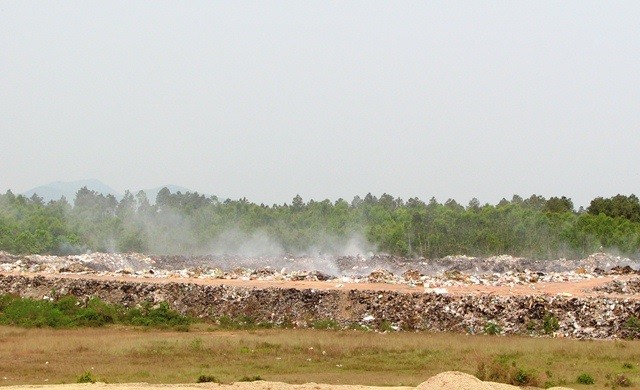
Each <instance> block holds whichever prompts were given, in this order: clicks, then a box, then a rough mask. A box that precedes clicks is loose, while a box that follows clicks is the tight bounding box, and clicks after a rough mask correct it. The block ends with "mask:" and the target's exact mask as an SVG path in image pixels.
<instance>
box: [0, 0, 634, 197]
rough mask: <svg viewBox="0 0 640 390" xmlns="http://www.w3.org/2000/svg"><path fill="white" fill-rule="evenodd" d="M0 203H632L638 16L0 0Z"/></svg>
mask: <svg viewBox="0 0 640 390" xmlns="http://www.w3.org/2000/svg"><path fill="white" fill-rule="evenodd" d="M0 136H1V139H2V142H1V143H0V190H1V191H2V192H4V191H6V190H7V189H12V190H13V191H14V192H22V191H25V190H28V189H29V188H31V187H35V186H37V185H40V184H46V183H48V182H51V181H56V180H62V181H72V180H78V179H86V178H96V179H99V180H101V181H103V182H105V183H107V184H109V185H111V186H112V187H114V188H116V189H118V190H122V191H123V190H124V189H132V190H134V189H140V188H150V187H155V186H158V185H164V184H168V183H172V184H179V185H182V186H185V187H188V188H191V189H193V190H196V191H199V192H205V193H210V194H220V195H224V196H228V197H232V198H238V197H242V196H246V197H247V198H249V200H251V201H254V202H258V203H260V202H265V203H268V204H271V203H283V202H289V201H290V200H291V198H293V196H295V194H296V193H299V194H300V195H301V196H302V197H303V198H304V199H305V200H309V199H311V198H313V199H316V200H322V199H324V198H329V199H332V200H335V199H338V198H340V197H342V198H345V199H347V200H351V198H352V197H353V196H354V195H361V196H363V195H365V194H366V193H367V192H372V193H373V194H375V195H380V194H382V193H384V192H387V193H390V194H392V195H394V196H399V197H402V198H403V199H407V198H409V197H412V196H418V197H420V198H422V199H424V200H428V199H429V198H430V197H432V196H435V197H436V198H437V199H438V200H439V201H441V202H444V201H445V200H446V199H447V198H454V199H456V200H458V201H459V202H461V203H464V204H466V203H467V202H468V201H469V199H471V198H472V197H477V198H479V199H480V201H481V202H483V203H484V202H489V203H497V201H499V200H500V198H502V197H506V198H508V199H510V198H511V196H512V195H513V194H520V195H522V196H525V197H526V196H529V195H531V194H532V193H536V194H541V195H544V196H547V197H549V196H554V195H557V196H560V195H565V196H568V197H571V198H572V199H573V200H574V201H575V203H576V205H581V204H582V205H588V202H589V200H590V199H592V198H593V197H595V196H599V195H601V196H612V195H615V194H617V193H622V194H630V193H636V194H640V174H639V172H640V2H637V1H628V2H616V1H601V2H589V1H582V0H581V1H549V2H543V1H530V2H517V1H509V2H502V1H501V2H489V1H482V2H480V1H477V2H471V1H465V2H454V1H442V2H426V1H415V2H400V1H387V2H373V1H366V2H345V1H335V2H330V1H318V2H309V1H288V2H277V1H262V2H242V1H228V2H213V1H203V2H195V1H179V2H161V1H147V2H142V1H139V2H135V1H129V0H127V1H78V2H73V1H61V2H54V1H40V2H29V1H0Z"/></svg>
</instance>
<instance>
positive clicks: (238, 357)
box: [0, 327, 640, 389]
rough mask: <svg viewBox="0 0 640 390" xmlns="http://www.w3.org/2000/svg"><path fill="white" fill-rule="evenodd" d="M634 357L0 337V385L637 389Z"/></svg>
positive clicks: (591, 350) (299, 339) (266, 335)
mask: <svg viewBox="0 0 640 390" xmlns="http://www.w3.org/2000/svg"><path fill="white" fill-rule="evenodd" d="M639 347H640V342H638V341H577V340H566V339H548V338H527V337H499V336H465V335H460V334H429V333H409V332H401V333H387V334H380V333H373V332H363V331H319V330H290V329H271V330H255V331H246V330H245V331H208V330H207V329H204V328H202V329H196V330H195V331H194V330H192V331H191V332H188V333H185V332H170V331H158V330H140V329H132V328H122V327H109V328H98V329H95V328H89V329H69V330H52V329H18V328H10V327H1V328H0V384H3V385H9V384H44V383H63V382H64V383H73V382H76V380H77V378H78V377H79V376H80V375H81V374H82V373H84V372H87V371H88V372H91V373H92V375H93V377H95V378H96V379H97V380H99V381H104V382H111V383H114V382H150V383H185V382H191V383H194V382H196V381H197V379H198V378H199V377H200V376H202V375H211V376H215V378H217V379H219V380H221V381H222V382H233V381H238V380H240V379H241V378H243V377H253V376H260V377H261V378H262V379H265V380H271V381H283V382H289V383H306V382H320V383H335V384H338V383H340V384H367V385H394V386H397V385H417V384H418V383H420V382H422V381H424V380H425V379H426V378H428V377H429V376H432V375H434V374H436V373H439V372H442V371H447V370H459V371H463V372H467V373H471V374H476V372H477V370H478V367H479V365H481V364H482V363H487V362H499V363H500V364H503V365H505V367H517V368H519V369H523V370H526V372H527V373H529V374H531V375H534V376H535V378H536V379H537V381H538V383H540V384H541V385H542V384H544V383H545V382H546V383H547V384H552V383H553V384H563V383H564V384H566V385H568V386H570V387H574V388H591V389H595V388H603V387H604V386H605V384H607V383H609V384H615V383H614V379H615V378H617V377H618V375H619V374H624V375H625V376H626V377H627V378H629V379H630V380H631V382H632V383H633V384H634V385H635V384H636V383H640V370H639V367H640V348H639ZM582 373H589V374H590V375H591V376H593V378H594V379H595V381H596V383H595V385H591V386H583V385H578V384H577V383H576V379H577V377H578V376H579V375H580V374H582ZM5 377H6V378H7V379H3V378H5ZM611 378H613V379H611ZM634 385H632V388H633V387H634Z"/></svg>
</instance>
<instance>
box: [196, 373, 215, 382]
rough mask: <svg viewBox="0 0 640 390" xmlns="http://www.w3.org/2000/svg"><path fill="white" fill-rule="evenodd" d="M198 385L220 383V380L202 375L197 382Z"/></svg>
mask: <svg viewBox="0 0 640 390" xmlns="http://www.w3.org/2000/svg"><path fill="white" fill-rule="evenodd" d="M196 382H197V383H208V382H213V383H220V381H219V380H218V378H216V377H215V376H213V375H200V376H199V377H198V380H197V381H196Z"/></svg>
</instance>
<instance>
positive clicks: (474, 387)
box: [5, 371, 570, 390]
mask: <svg viewBox="0 0 640 390" xmlns="http://www.w3.org/2000/svg"><path fill="white" fill-rule="evenodd" d="M5 389H7V390H11V389H16V390H18V389H19V390H26V389H52V390H89V389H91V390H93V389H96V390H97V389H103V390H165V389H216V390H440V389H442V390H444V389H447V390H512V389H513V390H515V389H519V387H516V386H511V385H506V384H503V383H494V382H482V381H480V380H479V379H477V378H475V377H473V376H471V375H468V374H464V373H461V372H456V371H449V372H443V373H441V374H438V375H436V376H433V377H431V378H429V379H428V380H426V381H425V382H423V383H421V384H419V385H418V386H417V387H375V386H359V385H358V386H354V385H327V384H318V383H306V384H303V385H291V384H287V383H282V382H265V381H258V382H236V383H232V384H216V383H201V384H173V385H158V384H147V383H126V384H104V383H94V384H64V385H28V386H7V387H5ZM551 389H552V390H563V389H566V388H563V387H553V388H551ZM569 390H570V389H569Z"/></svg>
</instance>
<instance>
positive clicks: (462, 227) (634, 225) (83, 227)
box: [0, 187, 640, 258]
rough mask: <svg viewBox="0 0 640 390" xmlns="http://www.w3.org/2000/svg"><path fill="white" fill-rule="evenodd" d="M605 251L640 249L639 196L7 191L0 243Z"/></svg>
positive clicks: (216, 249) (225, 249) (25, 247)
mask: <svg viewBox="0 0 640 390" xmlns="http://www.w3.org/2000/svg"><path fill="white" fill-rule="evenodd" d="M601 247H603V248H605V249H608V250H615V251H618V252H619V253H621V254H624V255H628V256H636V255H637V254H638V249H639V248H640V201H639V199H638V197H636V196H635V195H629V196H625V195H616V196H614V197H612V198H602V197H598V198H595V199H593V200H592V201H591V204H590V205H589V207H588V208H587V209H586V210H583V209H580V210H574V205H573V203H572V201H571V200H570V199H568V198H566V197H564V196H562V197H551V198H549V199H545V198H544V197H541V196H538V195H532V196H530V197H529V198H522V197H520V196H518V195H514V196H513V197H512V199H511V200H506V199H503V200H502V201H500V202H499V203H498V204H496V205H490V204H480V202H479V201H478V200H477V199H473V200H471V201H470V202H469V204H468V205H466V206H464V205H461V204H459V203H458V202H456V201H455V200H453V199H449V200H447V201H445V202H444V203H440V202H438V201H437V200H436V199H434V198H432V199H430V200H429V201H428V202H425V201H423V200H421V199H418V198H410V199H408V200H406V201H405V200H402V199H399V198H394V197H393V196H391V195H389V194H382V195H381V196H379V197H377V196H374V195H372V194H367V195H366V196H364V197H363V198H361V197H359V196H356V197H354V198H353V199H352V200H351V201H346V200H344V199H338V200H336V201H330V200H327V199H325V200H322V201H314V200H309V201H305V200H303V199H302V198H301V197H300V196H299V195H297V196H295V197H294V198H293V199H292V201H291V203H290V204H282V205H272V206H267V205H264V204H255V203H252V202H250V201H249V200H247V199H245V198H243V199H238V200H224V201H220V200H219V199H217V198H216V197H215V196H212V197H207V196H204V195H201V194H198V193H197V192H185V193H181V192H177V193H171V192H170V191H169V190H168V189H166V188H165V189H163V190H161V191H160V192H159V193H158V195H157V197H156V199H155V200H153V201H152V200H150V199H148V198H147V196H146V194H145V193H144V192H143V191H140V192H138V193H136V194H133V193H131V192H129V191H127V192H126V193H125V195H124V196H123V197H122V199H120V200H118V199H116V198H115V197H114V196H112V195H103V194H100V193H97V192H95V191H92V190H89V189H87V188H86V187H83V188H82V189H80V190H79V191H78V192H77V193H76V196H75V199H74V200H73V201H72V202H71V203H70V202H69V201H68V200H67V199H65V198H61V199H60V200H56V201H51V202H48V203H45V202H44V201H43V200H42V198H40V197H38V196H37V195H36V194H34V195H33V196H31V197H30V198H27V197H25V196H22V195H17V196H16V195H14V194H13V193H12V192H11V191H7V192H6V193H5V194H2V195H0V250H4V251H8V252H12V253H16V254H29V253H41V254H71V253H82V252H86V251H120V252H127V251H136V252H146V253H156V254H207V253H217V254H223V253H228V254H245V255H254V256H259V255H269V254H284V253H294V254H302V253H304V254H309V255H316V254H319V253H320V254H341V253H351V254H354V253H357V252H360V253H364V252H366V251H370V250H371V251H381V252H388V253H393V254H398V255H404V256H424V257H432V258H433V257H443V256H446V255H453V254H467V255H473V256H487V255H495V254H511V255H515V256H529V257H536V258H558V257H569V258H571V257H581V256H585V255H588V254H590V253H593V252H595V251H597V250H599V249H600V248H601Z"/></svg>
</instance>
